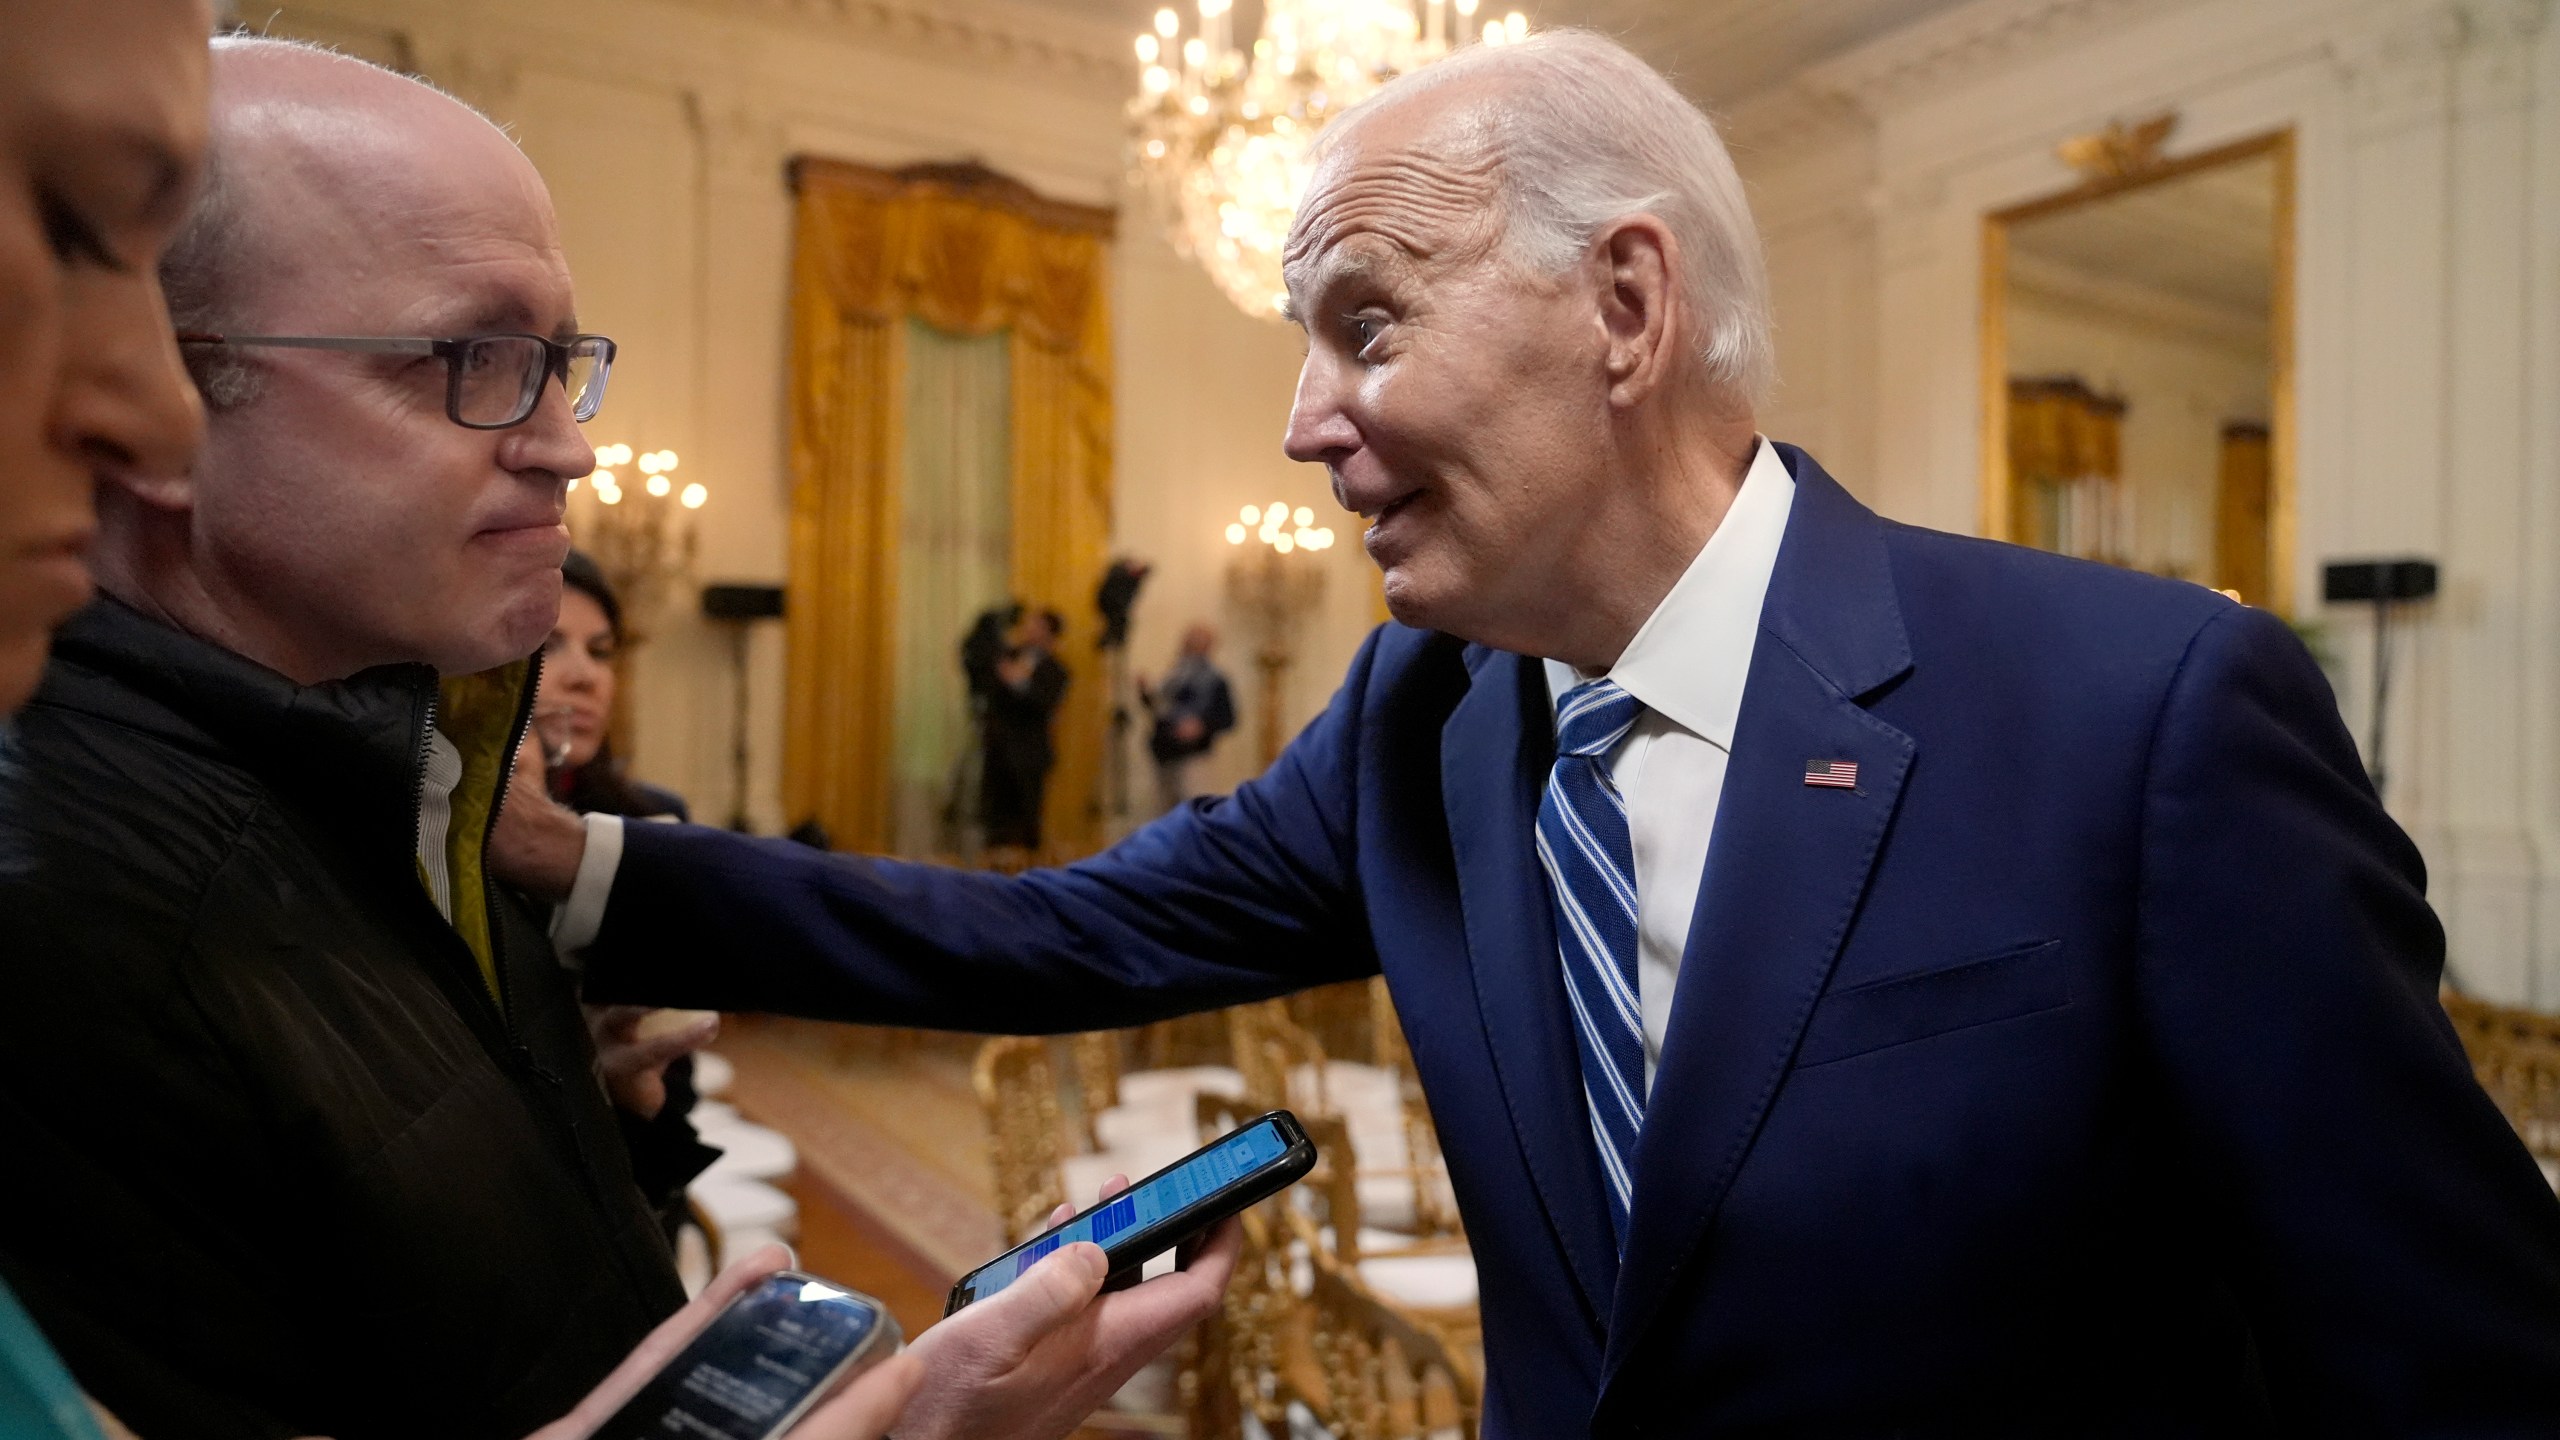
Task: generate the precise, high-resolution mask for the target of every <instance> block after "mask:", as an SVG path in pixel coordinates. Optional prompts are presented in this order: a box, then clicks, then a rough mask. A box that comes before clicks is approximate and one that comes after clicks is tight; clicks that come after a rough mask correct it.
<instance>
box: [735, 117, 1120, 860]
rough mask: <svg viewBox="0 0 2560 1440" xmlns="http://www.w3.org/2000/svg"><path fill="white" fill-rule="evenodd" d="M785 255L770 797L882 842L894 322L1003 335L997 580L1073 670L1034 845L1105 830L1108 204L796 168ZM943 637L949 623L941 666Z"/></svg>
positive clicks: (959, 178)
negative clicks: (785, 416) (1003, 506)
mask: <svg viewBox="0 0 2560 1440" xmlns="http://www.w3.org/2000/svg"><path fill="white" fill-rule="evenodd" d="M792 177H793V184H794V187H795V189H796V191H797V193H798V196H799V202H798V212H799V213H798V220H797V234H796V236H795V241H794V251H795V253H794V256H793V262H792V286H791V290H792V293H791V314H792V389H791V481H792V487H791V577H790V585H789V603H788V608H787V609H786V611H785V614H786V617H787V626H788V631H789V637H790V640H789V644H790V658H789V662H788V666H787V681H786V703H785V720H784V735H783V773H782V787H783V804H784V808H785V810H786V812H787V813H788V814H789V815H791V816H792V817H793V818H794V819H795V820H796V819H799V818H802V817H810V816H814V817H815V818H816V819H817V820H818V821H819V822H820V823H821V824H823V825H825V826H826V827H827V830H828V833H829V834H831V835H832V836H833V837H834V838H835V842H836V844H837V845H839V846H842V847H844V848H847V849H860V850H879V849H881V848H883V847H885V846H886V845H887V844H888V841H889V765H888V760H889V754H888V750H889V744H890V734H891V706H892V701H893V699H894V697H893V695H892V693H891V681H892V677H893V675H894V673H895V655H896V651H895V644H896V621H897V613H898V606H897V598H898V589H897V586H898V556H897V545H896V543H895V541H896V537H897V535H898V519H899V496H898V485H899V476H900V469H901V466H900V457H901V456H902V455H903V454H904V452H905V443H904V442H905V437H904V433H903V431H904V418H905V417H904V414H903V407H902V397H903V396H904V395H905V393H906V344H905V336H906V321H907V319H908V317H910V316H913V317H916V318H918V319H921V320H923V321H924V322H925V323H927V324H929V325H932V326H934V327H935V328H936V329H940V330H944V331H947V332H949V333H951V334H954V335H964V336H978V335H991V334H995V333H998V332H1003V333H1004V334H1005V335H1006V336H1007V337H1008V341H1007V344H1008V350H1009V356H1010V361H1011V365H1012V371H1013V374H1012V394H1013V399H1012V422H1013V457H1012V505H1013V556H1012V561H1013V577H1012V578H1013V585H1012V590H1013V593H1014V595H1015V596H1017V597H1018V598H1020V599H1021V600H1022V601H1023V602H1024V603H1025V604H1027V605H1030V606H1032V607H1034V608H1035V609H1036V608H1040V607H1054V608H1055V609H1056V610H1058V612H1059V613H1061V614H1063V615H1065V616H1067V617H1068V621H1069V629H1068V635H1067V640H1066V643H1065V645H1064V646H1063V647H1062V654H1061V656H1060V659H1061V660H1062V661H1063V662H1064V663H1065V664H1066V666H1067V668H1068V670H1069V671H1070V672H1072V675H1073V680H1072V682H1071V683H1070V684H1069V686H1068V688H1067V697H1066V702H1065V704H1064V705H1063V706H1062V707H1061V708H1060V710H1059V712H1058V721H1057V748H1058V767H1057V769H1056V771H1055V772H1053V773H1052V774H1051V776H1050V778H1049V797H1048V808H1047V813H1046V816H1045V819H1046V830H1047V838H1048V842H1049V846H1050V848H1051V849H1052V850H1053V851H1056V852H1058V853H1061V854H1075V853H1082V852H1084V851H1088V850H1091V849H1093V848H1094V847H1095V846H1097V845H1098V844H1099V843H1100V840H1101V807H1100V804H1099V794H1098V790H1097V784H1098V780H1099V772H1100V768H1101V762H1102V745H1103V735H1104V730H1105V720H1106V714H1107V710H1108V706H1109V700H1110V697H1109V695H1108V694H1107V693H1106V688H1105V685H1104V679H1103V666H1102V662H1101V658H1100V654H1099V652H1098V651H1097V650H1096V649H1095V647H1094V640H1095V638H1096V632H1097V629H1098V626H1097V622H1096V621H1095V620H1094V618H1093V615H1094V610H1093V603H1092V601H1093V593H1094V589H1095V587H1096V586H1097V585H1098V584H1099V583H1100V582H1101V579H1102V571H1103V567H1104V565H1105V563H1106V562H1107V552H1108V547H1109V544H1110V534H1111V316H1110V297H1109V293H1108V288H1107V273H1108V265H1109V254H1110V240H1111V233H1112V216H1111V212H1109V211H1106V210H1094V209H1088V208H1085V207H1083V206H1075V205H1066V204H1061V203H1059V202H1056V201H1051V200H1044V199H1042V198H1040V197H1039V196H1037V195H1034V194H1033V193H1032V192H1031V191H1030V190H1028V189H1027V188H1025V187H1023V186H1022V185H1020V184H1018V183H1016V182H1014V181H1010V180H1006V179H1004V178H1003V177H1001V176H997V175H995V174H993V173H991V172H989V171H986V170H984V169H982V168H980V167H977V166H965V165H938V166H916V167H912V168H910V169H907V170H900V171H885V170H874V169H871V168H869V167H866V166H860V165H851V164H845V163H842V162H837V161H821V160H811V159H802V160H800V161H798V162H796V163H795V164H794V165H793V167H792ZM959 640H960V637H959V636H957V635H954V636H952V637H951V642H952V646H953V650H954V660H953V663H954V664H957V663H958V660H957V648H958V645H959Z"/></svg>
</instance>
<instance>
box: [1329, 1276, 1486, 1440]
mask: <svg viewBox="0 0 2560 1440" xmlns="http://www.w3.org/2000/svg"><path fill="white" fill-rule="evenodd" d="M1308 1301H1309V1308H1310V1310H1311V1312H1312V1315H1311V1321H1310V1323H1311V1326H1312V1343H1313V1348H1314V1350H1315V1353H1316V1359H1317V1363H1318V1364H1319V1365H1320V1366H1321V1367H1322V1370H1323V1372H1324V1379H1325V1389H1326V1392H1327V1393H1326V1401H1327V1403H1326V1405H1325V1406H1324V1407H1323V1408H1322V1409H1321V1410H1320V1411H1319V1413H1320V1414H1321V1415H1322V1416H1323V1419H1324V1422H1325V1426H1326V1428H1327V1429H1329V1430H1330V1431H1332V1432H1333V1434H1334V1436H1335V1437H1336V1440H1473V1437H1474V1435H1475V1433H1476V1425H1477V1421H1478V1418H1479V1416H1480V1415H1481V1413H1482V1408H1483V1397H1482V1395H1481V1394H1480V1393H1479V1386H1478V1383H1477V1381H1476V1379H1475V1378H1474V1372H1473V1368H1472V1367H1470V1366H1468V1365H1466V1364H1463V1363H1461V1361H1460V1360H1459V1359H1458V1357H1457V1356H1456V1355H1454V1354H1452V1353H1451V1352H1450V1349H1449V1346H1448V1343H1447V1342H1446V1341H1444V1340H1442V1339H1441V1338H1440V1337H1439V1336H1437V1335H1435V1334H1433V1333H1432V1332H1431V1331H1429V1330H1426V1329H1424V1328H1423V1327H1421V1326H1419V1325H1416V1324H1414V1323H1413V1322H1412V1321H1411V1320H1408V1319H1406V1318H1405V1317H1404V1316H1402V1315H1399V1314H1397V1313H1396V1312H1395V1311H1394V1310H1393V1309H1391V1308H1389V1307H1388V1306H1386V1305H1385V1304H1383V1303H1381V1302H1380V1301H1379V1300H1378V1299H1377V1297H1375V1296H1373V1295H1371V1294H1370V1293H1369V1292H1368V1291H1367V1290H1365V1289H1363V1288H1361V1286H1360V1285H1359V1283H1358V1282H1357V1281H1355V1280H1353V1279H1351V1278H1349V1277H1348V1276H1346V1275H1344V1274H1342V1273H1341V1272H1339V1271H1336V1270H1334V1269H1332V1268H1330V1267H1328V1266H1323V1265H1319V1266H1317V1267H1316V1268H1315V1285H1314V1289H1313V1291H1312V1292H1311V1294H1310V1295H1309V1297H1308Z"/></svg>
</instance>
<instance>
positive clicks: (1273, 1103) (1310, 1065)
mask: <svg viewBox="0 0 2560 1440" xmlns="http://www.w3.org/2000/svg"><path fill="white" fill-rule="evenodd" d="M1226 1016H1227V1043H1228V1047H1229V1048H1230V1049H1231V1050H1232V1051H1233V1052H1234V1055H1235V1060H1234V1064H1235V1067H1236V1073H1237V1074H1239V1075H1242V1076H1243V1077H1244V1093H1245V1098H1246V1099H1248V1100H1251V1101H1253V1102H1254V1104H1255V1105H1256V1106H1258V1107H1259V1108H1260V1109H1262V1110H1296V1111H1298V1112H1299V1115H1300V1118H1304V1117H1305V1116H1306V1115H1307V1114H1308V1113H1317V1114H1323V1113H1329V1112H1330V1111H1331V1110H1332V1108H1333V1107H1332V1106H1331V1104H1330V1103H1329V1102H1328V1101H1327V1099H1326V1096H1325V1080H1324V1062H1325V1053H1324V1047H1323V1046H1321V1045H1318V1044H1317V1043H1316V1040H1315V1037H1314V1036H1312V1035H1309V1034H1308V1033H1307V1032H1306V1031H1305V1030H1303V1029H1301V1028H1300V1027H1299V1025H1298V1022H1296V1021H1295V1020H1292V1019H1290V1018H1289V1007H1288V1005H1287V1004H1286V1003H1285V1002H1283V1001H1279V1000H1265V1001H1262V1002H1261V1003H1259V1004H1254V1005H1238V1006H1235V1007H1234V1008H1232V1009H1230V1010H1228V1011H1227V1012H1226ZM1300 1073H1303V1074H1308V1075H1312V1076H1313V1077H1314V1083H1313V1087H1312V1089H1309V1088H1306V1087H1300V1086H1293V1085H1292V1084H1291V1083H1290V1076H1291V1075H1292V1074H1300Z"/></svg>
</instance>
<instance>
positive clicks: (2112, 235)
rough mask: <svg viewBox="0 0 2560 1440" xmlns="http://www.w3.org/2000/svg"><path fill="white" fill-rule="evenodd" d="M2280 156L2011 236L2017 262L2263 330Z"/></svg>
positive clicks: (2166, 184)
mask: <svg viewBox="0 0 2560 1440" xmlns="http://www.w3.org/2000/svg"><path fill="white" fill-rule="evenodd" d="M2275 205H2276V168H2275V160H2274V158H2273V157H2272V156H2264V155H2262V156H2258V157H2256V158H2254V159H2250V160H2246V161H2241V162H2238V163H2235V164H2228V165H2217V166H2214V167H2213V168H2212V169H2209V170H2201V171H2197V172H2195V173H2193V174H2189V175H2181V176H2179V177H2177V178H2176V179H2173V180H2164V181H2161V182H2159V183H2158V184H2154V185H2145V186H2143V187H2141V188H2140V189H2136V190H2128V191H2124V192H2122V193H2120V194H2115V195H2110V196H2107V197H2106V198H2104V199H2101V200H2096V201H2092V202H2090V203H2088V204H2085V205H2074V206H2072V207H2070V208H2068V209H2065V210H2061V211H2058V212H2055V213H2053V214H2048V215H2040V216H2037V217H2036V218H2034V219H2032V220H2024V221H2020V222H2018V223H2017V224H2015V225H2013V226H2011V227H2010V231H2009V246H2010V249H2011V251H2012V252H2013V253H2015V254H2017V255H2020V256H2032V257H2035V258H2038V259H2042V260H2044V261H2046V262H2049V263H2050V264H2053V265H2058V266H2061V267H2064V268H2065V269H2067V270H2069V271H2072V272H2077V273H2078V274H2080V275H2082V276H2086V277H2090V278H2091V279H2095V280H2100V281H2103V282H2104V283H2106V284H2108V285H2111V286H2115V287H2131V288H2138V289H2142V290H2148V291H2152V292H2155V293H2159V294H2165V295H2168V296H2171V297H2173V298H2175V299H2178V300H2182V301H2186V302H2188V303H2190V304H2193V305H2198V306H2204V307H2209V308H2211V309H2213V310H2217V311H2224V312H2228V313H2231V314H2234V315H2240V316H2246V317H2251V318H2253V319H2256V320H2258V321H2259V323H2263V317H2264V316H2265V315H2266V313H2267V306H2268V303H2269V299H2270V297H2271V296H2272V295H2273V293H2274V285H2275V233H2276V212H2275Z"/></svg>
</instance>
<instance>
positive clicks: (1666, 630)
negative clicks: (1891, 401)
mask: <svg viewBox="0 0 2560 1440" xmlns="http://www.w3.org/2000/svg"><path fill="white" fill-rule="evenodd" d="M1795 497H1796V482H1795V477H1794V476H1792V475H1789V474H1788V473H1787V467H1786V464H1785V462H1783V461H1781V460H1780V459H1779V458H1778V452H1777V449H1776V447H1774V446H1772V445H1771V444H1770V443H1769V442H1768V441H1767V440H1766V439H1762V440H1761V441H1759V443H1758V448H1757V449H1756V451H1755V452H1754V453H1753V455H1752V457H1751V468H1750V469H1748V470H1747V471H1745V472H1744V473H1743V477H1742V491H1741V493H1740V494H1739V495H1737V496H1735V497H1734V502H1733V507H1732V508H1731V509H1729V510H1727V511H1726V512H1725V516H1724V520H1723V522H1722V523H1720V524H1718V525H1717V526H1716V532H1715V534H1713V535H1711V536H1709V537H1707V543H1706V545H1705V546H1704V547H1703V548H1701V549H1700V550H1699V551H1698V555H1697V558H1696V559H1694V560H1691V561H1690V562H1689V568H1688V569H1687V570H1685V571H1683V572H1682V573H1681V576H1680V579H1679V582H1678V583H1676V584H1674V585H1673V586H1672V587H1671V593H1669V594H1668V595H1665V596H1663V597H1662V603H1661V604H1660V605H1657V606H1655V607H1654V611H1653V614H1652V615H1650V616H1648V617H1646V619H1645V622H1644V625H1643V628H1641V629H1639V630H1637V631H1636V638H1634V639H1633V640H1630V641H1628V642H1627V648H1626V652H1625V653H1624V654H1622V655H1620V656H1619V657H1618V663H1617V664H1615V665H1613V666H1611V667H1610V668H1609V670H1608V671H1607V674H1608V677H1609V678H1610V679H1612V680H1615V681H1617V682H1618V688H1619V689H1622V690H1624V691H1626V692H1627V693H1628V694H1630V695H1632V696H1634V697H1635V698H1636V699H1638V700H1640V701H1642V702H1643V703H1644V707H1645V708H1644V713H1643V714H1641V715H1639V716H1637V717H1636V723H1635V724H1634V725H1633V726H1632V727H1630V728H1629V729H1628V731H1627V735H1626V738H1625V739H1623V740H1620V741H1619V742H1618V747H1617V749H1616V750H1614V751H1612V752H1611V753H1610V755H1609V758H1608V765H1609V778H1610V780H1611V781H1612V782H1613V783H1615V784H1616V785H1617V787H1618V793H1619V794H1620V795H1622V796H1624V797H1625V798H1626V802H1627V834H1628V839H1629V840H1630V841H1632V842H1633V844H1634V849H1635V860H1636V982H1637V983H1636V1000H1637V1005H1638V1008H1639V1009H1640V1010H1641V1011H1642V1012H1643V1015H1644V1083H1645V1090H1646V1092H1647V1093H1648V1094H1649V1093H1651V1091H1652V1089H1653V1076H1654V1072H1655V1071H1656V1070H1658V1069H1659V1068H1660V1067H1661V1063H1662V1038H1663V1035H1664V1033H1665V1032H1666V1031H1668V1030H1669V1029H1670V1028H1671V993H1672V991H1673V989H1674V988H1675V987H1676V986H1677V985H1678V984H1679V983H1680V956H1681V953H1682V952H1683V951H1685V950H1686V949H1688V946H1689V920H1690V917H1691V916H1692V915H1693V914H1694V913H1695V912H1696V910H1697V908H1698V887H1699V884H1700V883H1701V882H1702V881H1704V880H1705V878H1706V870H1707V844H1708V841H1709V840H1710V839H1711V838H1712V837H1713V836H1714V834H1715V828H1716V802H1717V801H1718V800H1719V799H1720V798H1722V796H1723V794H1724V762H1725V757H1726V756H1727V755H1728V754H1730V753H1731V752H1732V750H1733V726H1734V721H1735V720H1736V718H1738V717H1739V716H1740V715H1741V713H1742V685H1743V681H1744V680H1746V679H1747V678H1749V676H1750V674H1751V647H1752V644H1753V642H1755V641H1756V640H1758V638H1759V636H1760V603H1761V601H1763V600H1765V599H1766V598H1768V594H1769V574H1770V572H1771V571H1772V570H1774V569H1775V568H1776V567H1777V563H1778V544H1779V542H1780V541H1782V540H1784V539H1785V538H1786V534H1787V512H1788V511H1789V510H1790V509H1792V508H1793V507H1794V505H1795ZM1546 666H1547V691H1548V694H1549V696H1550V698H1551V699H1553V700H1555V701H1558V702H1561V701H1562V700H1563V699H1564V694H1565V692H1566V691H1568V690H1571V689H1572V688H1573V687H1574V686H1576V685H1579V684H1581V683H1583V682H1584V681H1586V680H1596V679H1598V678H1600V677H1599V676H1597V675H1585V674H1582V673H1581V672H1580V671H1577V670H1576V669H1574V667H1572V666H1570V665H1567V664H1565V663H1564V662H1563V661H1561V660H1549V661H1548V662H1546ZM1557 963H1558V964H1562V963H1563V962H1562V961H1558V962H1557Z"/></svg>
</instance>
